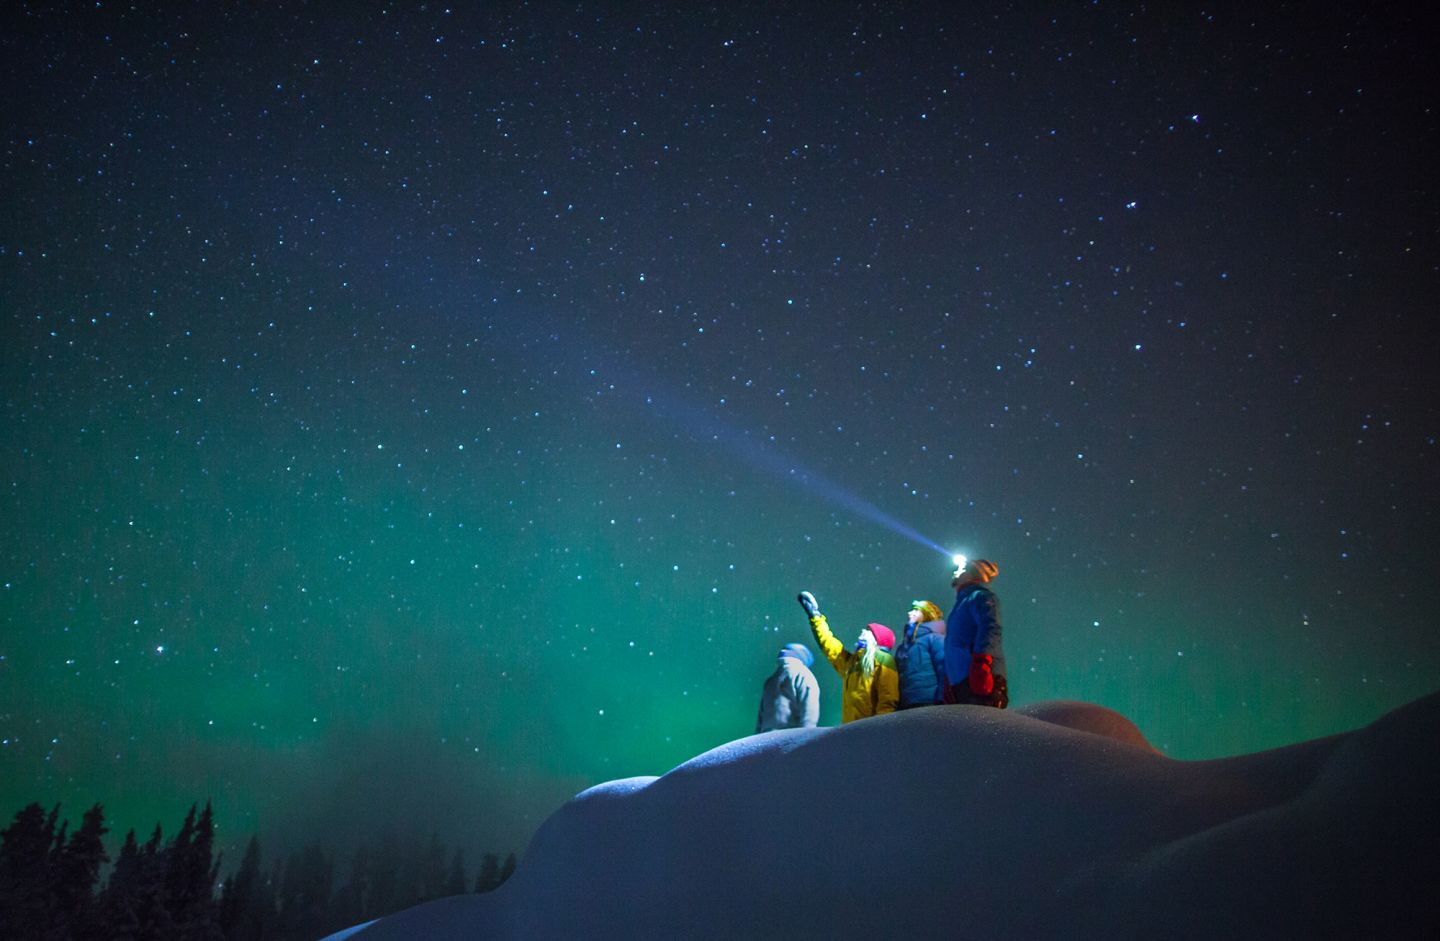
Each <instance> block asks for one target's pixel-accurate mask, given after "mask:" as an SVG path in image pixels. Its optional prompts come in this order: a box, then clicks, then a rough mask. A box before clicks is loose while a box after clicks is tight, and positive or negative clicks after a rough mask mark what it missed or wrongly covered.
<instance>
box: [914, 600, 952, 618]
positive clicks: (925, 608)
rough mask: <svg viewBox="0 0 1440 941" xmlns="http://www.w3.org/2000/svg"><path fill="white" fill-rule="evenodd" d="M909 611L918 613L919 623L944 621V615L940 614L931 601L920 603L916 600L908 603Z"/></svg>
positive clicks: (936, 606)
mask: <svg viewBox="0 0 1440 941" xmlns="http://www.w3.org/2000/svg"><path fill="white" fill-rule="evenodd" d="M910 610H911V611H919V612H920V620H921V621H943V620H945V615H944V614H942V613H941V611H940V608H939V606H938V605H936V604H935V602H933V601H920V600H918V599H917V600H915V601H912V602H910Z"/></svg>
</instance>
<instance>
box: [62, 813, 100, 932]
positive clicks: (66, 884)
mask: <svg viewBox="0 0 1440 941" xmlns="http://www.w3.org/2000/svg"><path fill="white" fill-rule="evenodd" d="M62 832H63V828H62ZM108 832H110V831H109V830H108V829H107V828H106V826H105V810H104V808H103V807H101V806H100V805H99V804H96V805H95V806H94V807H91V808H90V809H89V810H87V811H85V816H84V818H83V819H82V822H81V824H80V829H79V830H76V831H75V833H74V834H73V835H72V836H71V837H70V839H69V840H68V841H66V842H65V844H64V845H63V846H60V845H59V837H58V836H57V838H56V849H55V851H54V852H53V853H52V854H51V864H50V879H51V899H52V905H53V910H54V916H55V917H54V923H55V924H56V925H58V926H59V927H60V932H59V933H60V935H61V936H62V937H64V936H66V935H71V936H81V937H83V936H88V935H91V934H93V933H95V931H96V930H97V929H98V928H99V927H100V924H99V917H98V911H97V907H96V901H95V895H94V891H95V881H96V880H97V879H99V878H100V867H101V866H103V865H104V864H105V863H106V862H108V861H109V859H110V856H109V854H107V853H106V852H105V843H104V839H103V838H104V836H105V834H106V833H108Z"/></svg>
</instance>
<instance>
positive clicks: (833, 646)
mask: <svg viewBox="0 0 1440 941" xmlns="http://www.w3.org/2000/svg"><path fill="white" fill-rule="evenodd" d="M810 632H811V633H812V634H814V635H815V643H817V644H819V645H820V652H821V653H823V654H824V655H825V659H826V660H829V661H830V665H831V666H832V667H834V668H835V672H836V673H839V674H840V676H841V678H842V679H843V680H844V685H843V687H842V691H841V693H840V724H841V725H844V724H845V723H846V722H853V721H854V720H856V719H865V718H869V717H870V716H878V715H880V714H881V713H882V712H894V711H895V710H896V709H899V708H900V673H899V671H898V670H896V669H895V660H894V658H893V657H891V656H890V655H889V654H888V653H886V652H885V651H884V650H877V651H875V672H874V674H873V675H871V676H869V677H867V676H866V675H865V671H864V670H863V669H861V666H860V657H859V656H858V655H857V654H855V653H853V652H851V651H849V650H846V649H845V645H844V644H842V643H840V641H839V640H838V639H837V638H836V637H835V635H834V634H833V633H831V632H830V624H829V622H827V621H826V620H825V615H823V614H822V615H819V616H818V617H813V618H811V619H810Z"/></svg>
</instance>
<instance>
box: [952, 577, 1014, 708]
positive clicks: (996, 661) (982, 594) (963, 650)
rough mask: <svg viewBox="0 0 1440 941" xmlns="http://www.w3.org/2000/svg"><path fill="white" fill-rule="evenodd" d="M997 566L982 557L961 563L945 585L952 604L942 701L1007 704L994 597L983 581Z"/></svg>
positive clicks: (1002, 654) (991, 704)
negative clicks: (952, 593)
mask: <svg viewBox="0 0 1440 941" xmlns="http://www.w3.org/2000/svg"><path fill="white" fill-rule="evenodd" d="M998 574H1000V568H999V566H997V565H996V564H995V563H994V562H991V561H989V560H987V559H971V560H969V561H966V562H962V563H961V565H960V566H959V568H957V569H956V570H955V577H954V579H953V580H952V581H951V582H950V585H951V586H952V587H953V588H954V589H955V607H953V608H951V609H950V614H949V615H948V616H947V617H946V618H945V679H946V684H947V689H946V692H945V701H946V702H947V703H960V704H968V705H975V706H994V707H995V708H996V709H1004V708H1005V707H1006V706H1007V705H1008V704H1009V703H1010V689H1009V686H1008V684H1007V683H1006V681H1005V648H1004V646H1003V645H1002V644H1001V629H1000V599H999V598H996V597H995V592H993V591H991V590H990V589H989V588H988V587H987V586H988V585H989V584H990V580H991V579H993V578H994V577H995V576H996V575H998Z"/></svg>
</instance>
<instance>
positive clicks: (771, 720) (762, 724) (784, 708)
mask: <svg viewBox="0 0 1440 941" xmlns="http://www.w3.org/2000/svg"><path fill="white" fill-rule="evenodd" d="M775 661H776V662H775V672H774V673H771V674H770V676H769V677H768V678H767V679H766V680H765V686H764V688H763V689H762V690H761V692H760V714H759V715H758V716H756V718H755V731H756V732H757V733H759V732H769V731H770V730H772V729H813V728H815V726H817V725H819V724H820V684H819V682H817V681H816V679H815V674H814V673H811V672H810V666H811V664H813V663H814V662H815V655H814V654H813V653H811V652H810V648H809V647H806V646H805V645H804V644H786V645H785V646H784V647H781V648H780V653H779V654H778V655H777V656H776V658H775Z"/></svg>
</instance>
